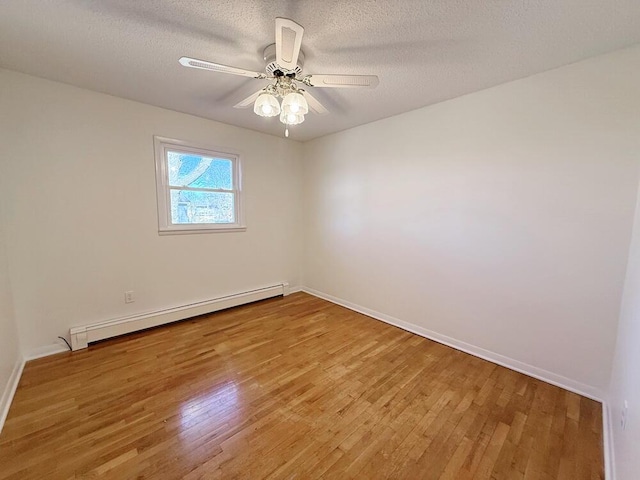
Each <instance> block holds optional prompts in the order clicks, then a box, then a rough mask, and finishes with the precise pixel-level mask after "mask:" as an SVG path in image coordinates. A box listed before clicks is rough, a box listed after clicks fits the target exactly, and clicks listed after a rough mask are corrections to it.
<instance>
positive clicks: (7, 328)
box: [0, 202, 21, 430]
mask: <svg viewBox="0 0 640 480" xmlns="http://www.w3.org/2000/svg"><path fill="white" fill-rule="evenodd" d="M2 210H3V209H2V203H1V202H0V430H2V425H3V423H4V418H3V417H4V414H5V412H6V409H7V408H8V406H9V395H10V393H11V392H10V391H11V388H12V385H11V383H10V382H11V380H12V379H11V376H12V375H11V374H12V373H13V370H14V368H15V367H16V364H17V362H18V361H19V360H20V358H21V356H20V348H19V345H20V343H19V341H18V330H17V328H16V324H15V318H14V315H13V301H12V298H11V282H10V281H9V272H8V268H7V253H6V247H5V241H4V238H5V236H4V229H3V226H2Z"/></svg>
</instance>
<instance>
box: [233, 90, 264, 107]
mask: <svg viewBox="0 0 640 480" xmlns="http://www.w3.org/2000/svg"><path fill="white" fill-rule="evenodd" d="M263 92H264V89H262V88H261V89H260V90H258V91H257V92H255V93H252V94H251V95H249V96H248V97H247V98H245V99H244V100H242V101H240V102H238V103H236V104H235V105H234V106H233V108H247V107H250V106H252V105H253V103H254V102H255V101H256V98H258V95H260V94H261V93H263Z"/></svg>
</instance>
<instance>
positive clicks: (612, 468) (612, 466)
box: [602, 401, 616, 480]
mask: <svg viewBox="0 0 640 480" xmlns="http://www.w3.org/2000/svg"><path fill="white" fill-rule="evenodd" d="M602 440H603V450H604V478H606V479H607V480H615V479H616V459H615V450H614V448H613V421H612V418H611V409H610V408H609V402H607V401H604V402H602Z"/></svg>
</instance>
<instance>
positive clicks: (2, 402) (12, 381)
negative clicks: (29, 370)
mask: <svg viewBox="0 0 640 480" xmlns="http://www.w3.org/2000/svg"><path fill="white" fill-rule="evenodd" d="M24 363H25V360H24V358H22V356H20V357H19V358H18V360H16V363H15V365H14V367H13V370H12V371H11V376H9V381H8V382H7V384H6V385H5V387H4V391H3V392H2V398H0V432H2V428H3V427H4V422H5V420H6V419H7V415H8V414H9V408H10V407H11V402H12V401H13V396H14V395H15V394H16V389H17V388H18V383H20V377H21V376H22V370H23V369H24Z"/></svg>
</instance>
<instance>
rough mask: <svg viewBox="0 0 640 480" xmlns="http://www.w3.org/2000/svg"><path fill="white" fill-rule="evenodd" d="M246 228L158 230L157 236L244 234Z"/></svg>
mask: <svg viewBox="0 0 640 480" xmlns="http://www.w3.org/2000/svg"><path fill="white" fill-rule="evenodd" d="M246 230H247V227H244V226H233V227H206V228H167V229H160V230H158V235H190V234H193V233H228V232H245V231H246Z"/></svg>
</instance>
